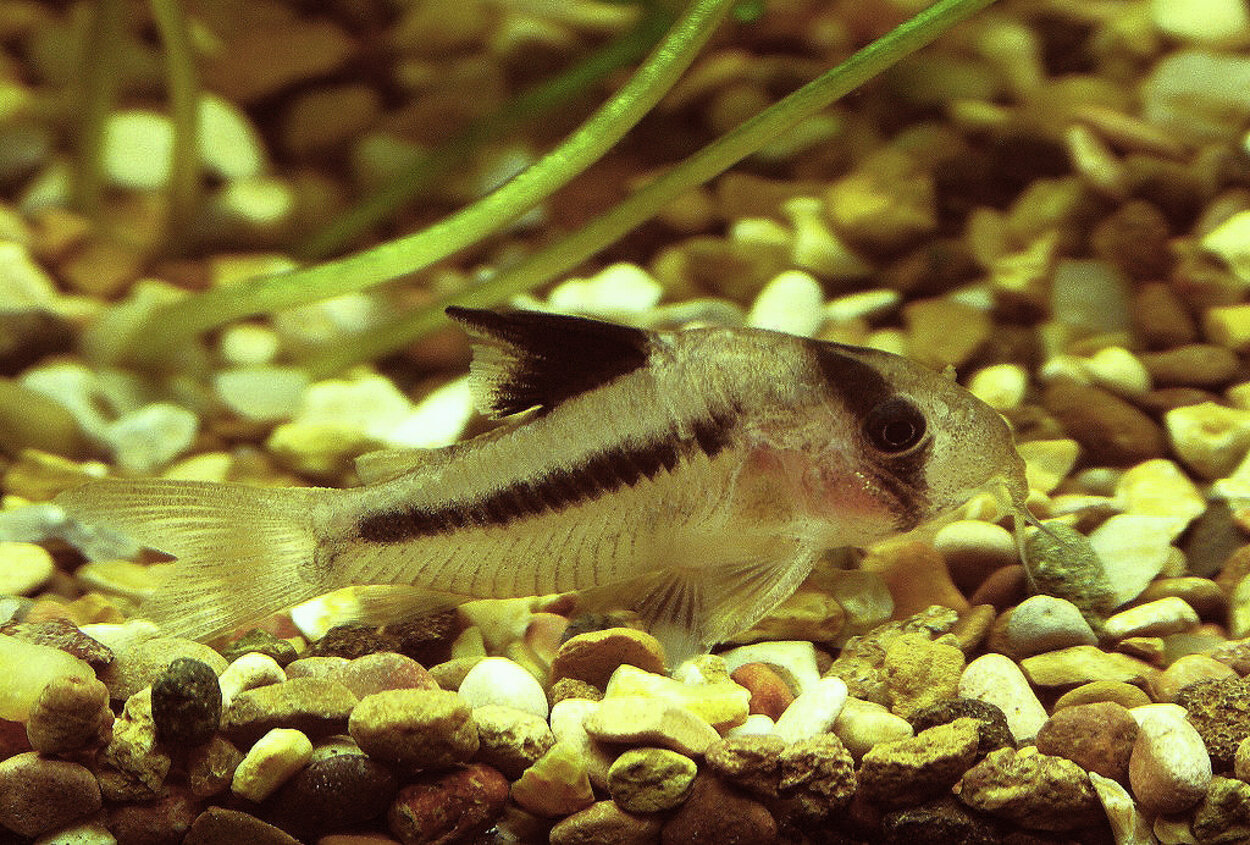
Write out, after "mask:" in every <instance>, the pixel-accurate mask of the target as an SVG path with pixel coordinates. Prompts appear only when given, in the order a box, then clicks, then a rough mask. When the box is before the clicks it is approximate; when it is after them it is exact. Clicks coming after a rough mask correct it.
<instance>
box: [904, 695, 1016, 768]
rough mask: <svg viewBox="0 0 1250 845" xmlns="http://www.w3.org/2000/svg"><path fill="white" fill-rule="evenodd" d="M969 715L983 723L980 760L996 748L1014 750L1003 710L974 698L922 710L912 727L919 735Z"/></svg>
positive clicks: (916, 713)
mask: <svg viewBox="0 0 1250 845" xmlns="http://www.w3.org/2000/svg"><path fill="white" fill-rule="evenodd" d="M964 716H969V717H971V718H973V719H976V720H978V721H980V722H981V742H980V744H979V745H977V757H978V758H980V757H984V756H985V755H986V754H989V753H990V752H991V751H993V750H994V749H996V748H1015V747H1016V743H1015V741H1014V740H1013V739H1012V736H1011V729H1010V728H1008V727H1007V717H1006V715H1004V714H1003V711H1002V709H1001V708H999V707H996V706H995V705H993V704H989V703H987V702H984V701H978V700H976V699H975V698H952V699H949V700H947V701H939V702H938V703H937V704H931V705H929V706H928V707H922V708H921V709H919V710H917V711H916V712H915V713H913V714H912V717H911V720H910V721H911V726H912V728H913V729H915V731H916V733H920V732H921V731H923V730H927V729H928V728H932V727H936V726H937V725H945V724H949V723H950V722H953V721H955V720H956V719H961V718H963V717H964Z"/></svg>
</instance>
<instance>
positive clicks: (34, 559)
mask: <svg viewBox="0 0 1250 845" xmlns="http://www.w3.org/2000/svg"><path fill="white" fill-rule="evenodd" d="M54 569H55V566H54V564H53V563H52V555H50V554H48V552H47V551H46V550H45V549H44V548H43V546H38V545H35V544H34V543H13V542H0V595H9V596H28V595H31V594H33V593H34V592H35V591H36V590H38V589H39V588H40V587H42V586H43V585H44V584H45V583H47V581H48V579H49V578H51V577H52V572H53V570H54Z"/></svg>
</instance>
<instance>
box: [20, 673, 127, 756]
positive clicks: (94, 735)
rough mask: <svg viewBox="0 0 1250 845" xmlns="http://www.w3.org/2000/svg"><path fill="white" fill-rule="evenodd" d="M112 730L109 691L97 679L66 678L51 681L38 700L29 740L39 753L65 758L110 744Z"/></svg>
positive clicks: (28, 724)
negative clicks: (67, 755)
mask: <svg viewBox="0 0 1250 845" xmlns="http://www.w3.org/2000/svg"><path fill="white" fill-rule="evenodd" d="M112 727H113V711H112V710H110V709H109V693H108V688H107V687H105V686H104V684H102V683H101V682H100V681H98V680H96V679H95V678H78V677H75V676H73V675H65V676H61V677H56V678H53V679H52V680H51V681H49V682H48V684H47V685H46V686H44V688H43V691H42V692H41V693H39V697H38V698H37V699H35V705H34V707H33V708H32V709H31V712H30V719H29V721H28V722H27V723H26V737H27V739H28V740H29V741H30V747H31V748H33V749H34V750H36V751H38V752H41V753H43V754H49V755H50V754H63V753H65V752H69V751H77V750H79V749H83V748H88V747H90V746H94V745H103V744H104V743H107V742H108V740H109V737H110V735H111V732H112Z"/></svg>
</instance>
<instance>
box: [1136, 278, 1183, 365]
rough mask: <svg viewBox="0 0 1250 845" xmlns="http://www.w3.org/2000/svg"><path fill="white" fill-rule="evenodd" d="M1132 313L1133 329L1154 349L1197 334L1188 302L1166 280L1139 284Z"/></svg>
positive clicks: (1176, 342) (1169, 347)
mask: <svg viewBox="0 0 1250 845" xmlns="http://www.w3.org/2000/svg"><path fill="white" fill-rule="evenodd" d="M1131 313H1132V317H1133V330H1134V332H1136V334H1137V337H1138V338H1140V339H1141V341H1142V343H1144V344H1145V345H1146V346H1148V347H1150V348H1151V349H1171V348H1173V347H1176V346H1181V345H1183V344H1186V343H1192V342H1193V340H1194V339H1195V338H1197V337H1198V326H1197V325H1196V324H1195V323H1194V319H1193V317H1191V316H1190V315H1189V312H1188V311H1186V310H1185V304H1184V303H1183V302H1182V301H1181V298H1180V297H1179V296H1177V295H1176V293H1175V292H1174V291H1173V290H1172V288H1171V286H1170V285H1168V284H1166V283H1164V282H1147V283H1146V284H1144V285H1141V286H1139V287H1138V288H1137V291H1136V295H1135V296H1134V298H1133V307H1132V312H1131Z"/></svg>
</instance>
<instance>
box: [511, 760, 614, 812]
mask: <svg viewBox="0 0 1250 845" xmlns="http://www.w3.org/2000/svg"><path fill="white" fill-rule="evenodd" d="M511 795H512V800H513V801H515V802H516V803H517V804H518V805H520V806H521V808H522V809H525V810H528V811H529V812H531V813H534V814H535V815H538V816H545V817H552V818H554V817H560V816H567V815H571V814H572V813H576V812H577V811H579V810H584V809H586V808H587V807H589V806H590V805H591V804H593V803H594V802H595V794H594V791H593V790H592V789H591V786H590V774H589V772H588V770H587V761H586V758H584V757H583V756H582V755H581V754H580V753H579V752H578V749H577V747H576V746H574V745H571V744H568V743H565V742H557V743H556V744H555V745H553V746H552V747H551V749H550V750H548V751H547V753H546V754H544V755H543V756H542V757H540V758H539V759H538V761H537V762H535V763H534V765H532V766H530V767H529V768H528V769H526V770H525V771H524V773H522V775H521V777H520V779H518V780H517V781H516V782H515V783H513V784H512V792H511Z"/></svg>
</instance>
